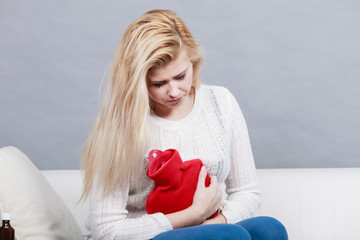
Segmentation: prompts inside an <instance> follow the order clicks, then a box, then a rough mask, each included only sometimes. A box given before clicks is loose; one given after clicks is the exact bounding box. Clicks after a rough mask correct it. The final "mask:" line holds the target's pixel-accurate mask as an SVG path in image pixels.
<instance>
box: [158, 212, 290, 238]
mask: <svg viewBox="0 0 360 240" xmlns="http://www.w3.org/2000/svg"><path fill="white" fill-rule="evenodd" d="M165 239H170V240H183V239H186V240H195V239H196V240H198V239H209V240H212V239H221V240H227V239H228V240H230V239H239V240H287V239H288V236H287V232H286V229H285V227H284V226H283V225H282V224H281V223H280V222H279V221H278V220H276V219H274V218H271V217H254V218H249V219H246V220H243V221H241V222H238V223H236V224H210V225H198V226H193V227H186V228H179V229H174V230H170V231H167V232H163V233H161V234H159V235H157V236H156V237H155V238H153V240H165Z"/></svg>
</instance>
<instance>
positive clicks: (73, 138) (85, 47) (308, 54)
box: [0, 0, 360, 169]
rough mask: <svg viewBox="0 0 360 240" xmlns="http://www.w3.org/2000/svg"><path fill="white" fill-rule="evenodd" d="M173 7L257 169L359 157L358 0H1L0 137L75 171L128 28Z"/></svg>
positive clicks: (40, 161) (43, 162)
mask: <svg viewBox="0 0 360 240" xmlns="http://www.w3.org/2000/svg"><path fill="white" fill-rule="evenodd" d="M154 8H165V9H172V10H174V11H175V12H177V13H178V15H179V16H181V17H182V18H183V20H184V21H185V22H186V23H187V25H188V26H189V28H190V29H191V31H192V32H193V35H194V36H195V37H196V38H197V39H198V40H199V41H200V42H201V44H202V45H203V47H204V49H205V51H206V57H205V63H204V67H203V69H202V79H203V82H205V83H207V84H216V85H223V86H226V87H228V88H229V89H230V90H231V91H232V92H233V94H234V95H235V96H236V98H237V100H238V102H239V104H240V106H241V108H242V110H243V113H244V115H245V118H246V120H247V123H248V128H249V132H250V137H251V142H252V147H253V152H254V156H255V161H256V165H257V167H258V168H288V167H294V168H299V167H305V168H308V167H360V159H359V156H360V127H359V122H360V121H359V120H360V70H359V69H360V68H359V67H360V57H359V54H360V14H359V13H360V1H358V0H339V1H331V0H329V1H325V0H301V1H300V0H295V1H283V0H259V1H250V0H249V1H241V0H240V1H239V0H233V1H208V0H201V1H193V0H186V1H185V0H182V1H166V0H164V1H159V0H158V1H147V0H141V1H139V0H138V1H115V0H112V1H95V0H87V1H72V0H61V1H51V0H32V1H25V0H18V1H14V0H0V147H3V146H7V145H13V146H16V147H18V148H20V149H21V150H22V151H24V152H25V153H26V154H27V155H28V156H29V157H30V159H31V160H32V161H33V162H34V163H35V164H36V166H37V167H39V168H40V169H77V168H78V167H79V163H78V161H79V155H80V149H81V146H82V144H83V142H84V141H85V139H86V137H87V135H88V133H89V131H90V128H91V125H92V123H93V121H94V119H95V116H96V114H97V111H98V108H99V104H100V99H101V94H102V89H103V88H102V87H101V86H102V85H101V80H102V78H103V76H104V73H105V72H106V70H107V68H108V67H109V64H110V62H111V60H112V56H113V53H114V51H115V48H116V46H117V43H118V40H119V39H120V36H121V34H122V32H123V31H124V29H125V27H126V26H127V25H128V24H129V23H130V22H131V21H133V20H134V19H135V18H137V17H138V16H140V15H141V14H142V13H144V12H145V11H147V10H150V9H154Z"/></svg>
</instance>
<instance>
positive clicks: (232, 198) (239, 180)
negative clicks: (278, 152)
mask: <svg viewBox="0 0 360 240" xmlns="http://www.w3.org/2000/svg"><path fill="white" fill-rule="evenodd" d="M226 91H227V95H228V99H229V106H230V110H229V117H230V119H231V122H230V124H231V133H230V134H231V142H230V161H231V165H230V172H229V175H228V177H227V178H226V180H225V185H226V190H225V191H226V193H227V198H226V200H225V202H224V204H223V214H224V216H225V217H226V218H227V221H228V223H236V222H238V221H241V220H244V219H246V218H249V217H253V216H254V215H255V213H256V211H257V210H258V209H259V207H260V192H259V191H258V189H257V176H256V169H255V163H254V158H253V154H252V150H251V145H250V139H249V135H248V130H247V126H246V122H245V119H244V116H243V114H242V112H241V110H240V107H239V105H238V103H237V101H236V99H235V97H234V96H233V95H232V94H231V93H230V92H229V91H228V90H226Z"/></svg>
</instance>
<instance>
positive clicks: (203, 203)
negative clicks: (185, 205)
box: [190, 166, 222, 222]
mask: <svg viewBox="0 0 360 240" xmlns="http://www.w3.org/2000/svg"><path fill="white" fill-rule="evenodd" d="M206 175H207V172H206V168H205V167H204V166H203V167H202V168H201V170H200V173H199V179H198V183H197V187H196V191H195V194H194V197H193V203H192V205H191V207H190V208H192V209H193V211H196V212H197V214H198V216H200V218H202V219H203V221H205V219H207V218H209V217H210V216H211V215H212V214H213V213H214V212H216V211H217V210H218V209H219V208H220V205H221V201H222V193H221V186H220V183H218V181H217V177H216V176H211V181H210V185H209V186H208V187H205V178H206ZM203 221H202V222H203Z"/></svg>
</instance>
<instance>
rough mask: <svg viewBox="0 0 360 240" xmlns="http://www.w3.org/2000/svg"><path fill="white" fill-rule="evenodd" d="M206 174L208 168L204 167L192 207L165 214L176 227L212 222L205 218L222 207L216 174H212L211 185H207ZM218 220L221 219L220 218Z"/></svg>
mask: <svg viewBox="0 0 360 240" xmlns="http://www.w3.org/2000/svg"><path fill="white" fill-rule="evenodd" d="M206 175H207V172H206V168H205V167H202V168H201V170H200V173H199V178H198V183H197V186H196V191H195V194H194V197H193V203H192V205H191V206H190V207H188V208H186V209H184V210H181V211H179V212H175V213H170V214H166V215H165V216H166V217H167V219H168V220H169V221H170V223H171V225H172V227H173V228H174V229H175V228H183V227H188V226H193V225H199V224H207V223H210V222H207V221H205V220H206V219H207V218H209V217H210V216H211V215H212V214H213V213H214V212H216V211H217V210H218V209H219V208H220V205H221V200H222V199H221V198H222V193H221V187H220V184H219V183H218V181H217V178H216V176H211V180H210V185H209V186H208V187H205V178H206ZM216 220H217V221H220V218H216ZM204 221H205V222H204Z"/></svg>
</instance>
